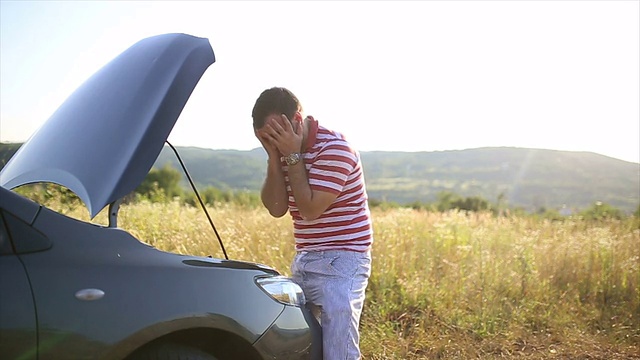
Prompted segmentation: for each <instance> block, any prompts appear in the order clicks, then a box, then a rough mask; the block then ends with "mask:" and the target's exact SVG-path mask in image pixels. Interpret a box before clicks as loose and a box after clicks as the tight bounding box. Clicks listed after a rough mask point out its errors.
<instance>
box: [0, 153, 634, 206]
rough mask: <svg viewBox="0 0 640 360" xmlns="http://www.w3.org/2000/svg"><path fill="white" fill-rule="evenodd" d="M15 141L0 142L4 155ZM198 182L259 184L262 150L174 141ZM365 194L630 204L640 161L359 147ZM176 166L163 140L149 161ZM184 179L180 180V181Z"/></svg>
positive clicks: (233, 186)
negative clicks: (214, 147)
mask: <svg viewBox="0 0 640 360" xmlns="http://www.w3.org/2000/svg"><path fill="white" fill-rule="evenodd" d="M18 147H19V144H0V162H1V164H2V165H4V164H5V163H6V161H7V160H8V159H9V157H10V156H11V155H12V154H13V152H15V150H16V149H17V148H18ZM177 150H178V152H179V154H180V156H181V157H182V159H183V161H184V163H185V165H186V166H187V169H188V170H189V173H190V175H191V177H192V178H193V179H194V181H195V182H196V184H197V185H198V186H200V187H203V186H215V187H217V188H220V189H225V190H241V189H245V190H251V191H258V190H259V189H260V186H261V185H262V181H263V180H264V175H265V173H266V159H267V158H266V153H265V152H264V150H263V149H261V148H258V149H253V150H250V151H239V150H211V149H202V148H195V147H177ZM361 156H362V162H363V165H364V170H365V177H366V182H367V190H368V193H369V197H370V198H372V199H377V200H382V201H393V202H397V203H400V204H407V203H412V202H416V201H417V202H423V203H428V202H434V201H435V200H436V199H437V196H438V194H439V193H441V192H443V191H449V192H452V193H455V194H458V195H461V196H465V197H467V196H480V197H482V198H484V199H486V200H488V201H490V202H494V203H496V202H497V201H498V198H499V197H502V198H503V201H504V202H506V203H507V205H508V206H510V207H521V208H524V209H525V210H528V211H537V210H539V209H541V208H545V209H559V208H561V207H563V206H566V207H568V208H570V209H576V210H579V209H584V208H586V207H589V206H591V205H592V204H593V203H594V202H596V201H601V202H604V203H607V204H609V205H611V206H614V207H616V208H619V209H621V210H624V211H626V212H633V211H635V210H637V208H638V204H639V203H640V164H638V163H631V162H627V161H622V160H618V159H614V158H610V157H607V156H603V155H599V154H595V153H589V152H571V151H556V150H542V149H525V148H513V147H503V148H478V149H468V150H452V151H435V152H381V151H373V152H362V153H361ZM165 165H169V166H173V167H175V168H177V169H179V163H178V160H177V159H176V157H175V155H174V154H173V151H172V150H171V149H170V148H168V147H166V146H165V148H164V149H163V150H162V152H161V153H160V156H159V157H158V159H157V161H156V163H155V165H154V167H156V168H160V167H163V166H165ZM185 184H186V183H185Z"/></svg>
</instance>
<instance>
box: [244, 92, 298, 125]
mask: <svg viewBox="0 0 640 360" xmlns="http://www.w3.org/2000/svg"><path fill="white" fill-rule="evenodd" d="M297 111H302V106H301V105H300V101H298V98H297V97H296V96H295V95H294V94H293V93H292V92H291V91H289V90H288V89H286V88H283V87H272V88H271V89H267V90H265V91H263V92H262V94H260V96H259V97H258V99H257V100H256V103H255V105H254V106H253V111H252V112H251V117H253V128H254V129H260V128H262V127H263V126H264V121H265V119H266V118H267V116H269V115H272V114H285V115H287V118H289V120H290V121H291V120H293V117H294V116H295V114H296V112H297Z"/></svg>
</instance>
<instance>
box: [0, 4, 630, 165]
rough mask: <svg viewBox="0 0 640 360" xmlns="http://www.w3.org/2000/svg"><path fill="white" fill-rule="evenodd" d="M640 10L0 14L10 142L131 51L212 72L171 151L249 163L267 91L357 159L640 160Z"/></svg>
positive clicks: (296, 8)
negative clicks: (497, 152) (172, 42)
mask: <svg viewBox="0 0 640 360" xmlns="http://www.w3.org/2000/svg"><path fill="white" fill-rule="evenodd" d="M639 5H640V1H636V0H628V1H408V2H399V1H395V2H392V1H388V2H387V1H371V2H370V1H353V2H339V1H319V2H311V1H296V2H294V1H283V2H271V1H258V2H250V1H234V2H223V1H195V2H187V1H181V2H178V1H175V2H174V1H160V2H152V1H139V2H127V1H112V2H107V1H105V2H99V1H68V2H59V1H5V0H2V1H0V45H1V48H0V70H1V72H0V141H3V142H6V141H25V140H27V138H28V137H29V136H30V135H31V134H32V133H33V132H34V131H35V130H36V129H37V128H38V127H39V126H40V125H41V124H42V123H43V122H44V121H45V120H46V119H47V118H48V117H49V116H50V115H51V114H52V113H53V112H54V111H55V110H56V109H57V107H58V106H59V105H60V104H61V102H62V101H64V99H65V98H66V97H67V96H68V95H69V94H70V93H71V92H72V91H73V90H74V89H75V88H76V87H77V86H78V85H80V84H81V83H82V82H83V81H84V80H85V79H86V78H87V77H89V76H90V75H91V74H93V73H94V72H95V71H96V70H98V69H99V68H100V67H101V66H102V65H104V64H106V63H107V62H108V61H109V60H111V59H112V58H114V57H115V56H117V55H118V54H119V53H120V52H122V51H124V50H125V49H126V48H128V47H129V46H131V45H132V44H133V43H135V42H136V41H138V40H140V39H142V38H145V37H148V36H153V35H157V34H161V33H169V32H184V33H189V34H192V35H196V36H200V37H206V38H208V39H209V40H210V42H211V45H212V47H213V50H214V52H215V53H216V57H217V61H216V63H215V64H213V65H212V66H211V67H210V68H209V69H208V70H207V72H206V73H205V75H204V77H203V78H202V80H201V81H200V83H199V85H198V86H197V87H196V89H195V91H194V93H193V95H192V97H191V99H190V101H189V102H188V104H187V107H186V108H185V110H184V112H183V113H182V116H181V118H180V119H179V120H178V123H177V125H176V127H175V128H174V131H173V133H172V134H171V136H170V137H169V140H170V141H171V142H172V143H173V144H174V145H178V146H198V147H204V148H214V149H240V150H248V149H251V148H255V147H258V146H260V143H259V142H258V141H257V140H256V139H255V138H254V137H253V132H252V127H251V108H252V106H253V102H254V101H255V99H256V97H257V96H258V95H259V93H260V92H261V91H262V90H263V89H265V88H268V87H271V86H285V87H288V88H290V89H291V90H292V91H293V92H294V93H296V94H297V95H298V97H299V98H300V99H301V101H302V103H303V105H304V107H305V110H306V113H307V114H310V115H314V116H315V117H316V118H317V119H318V120H319V121H320V122H321V124H324V125H326V126H328V127H331V128H334V129H336V130H339V131H342V132H344V133H345V135H346V136H347V138H348V139H350V140H351V141H352V142H353V143H354V144H355V145H356V146H357V147H358V148H359V149H360V150H363V151H370V150H387V151H396V150H397V151H438V150H455V149H467V148H476V147H485V146H516V147H531V148H544V149H556V150H572V151H590V152H596V153H599V154H603V155H607V156H611V157H615V158H619V159H623V160H627V161H633V162H638V161H639V158H640V72H639V71H640V70H639V69H640V35H639V34H640V27H639V22H640V6H639Z"/></svg>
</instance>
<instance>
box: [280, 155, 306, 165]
mask: <svg viewBox="0 0 640 360" xmlns="http://www.w3.org/2000/svg"><path fill="white" fill-rule="evenodd" d="M301 158H302V157H301V156H300V153H297V152H294V153H291V154H289V155H288V156H285V157H284V161H285V162H286V163H287V165H289V166H291V165H295V164H297V163H299V162H300V159H301Z"/></svg>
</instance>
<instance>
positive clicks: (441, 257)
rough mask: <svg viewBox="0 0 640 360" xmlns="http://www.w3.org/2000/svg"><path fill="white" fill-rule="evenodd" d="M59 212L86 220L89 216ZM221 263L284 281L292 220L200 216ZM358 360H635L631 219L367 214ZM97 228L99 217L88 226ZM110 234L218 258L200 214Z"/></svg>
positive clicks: (169, 206)
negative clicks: (367, 265) (271, 273)
mask: <svg viewBox="0 0 640 360" xmlns="http://www.w3.org/2000/svg"><path fill="white" fill-rule="evenodd" d="M65 206H66V210H64V209H63V211H66V212H67V213H69V212H71V213H73V214H72V215H74V216H75V217H84V218H85V219H86V217H87V214H86V210H85V209H83V208H81V207H80V208H75V207H74V206H69V205H64V206H62V207H63V208H64V207H65ZM209 211H210V214H211V217H212V218H213V221H214V222H215V224H216V227H217V230H218V232H219V234H220V236H221V237H222V240H223V241H224V244H225V247H226V249H227V252H228V254H229V257H230V258H232V259H236V260H247V261H252V262H259V263H264V264H268V265H270V266H273V267H275V268H276V269H278V270H279V271H281V272H282V273H284V274H285V275H288V274H289V263H290V261H291V259H292V257H293V255H294V250H293V244H292V229H291V223H290V218H289V217H288V216H285V217H284V218H281V219H273V218H271V217H270V216H269V215H268V213H267V212H266V211H265V210H264V209H262V208H248V207H239V206H233V205H225V204H221V205H218V206H216V207H215V208H211V209H209ZM372 215H373V221H374V231H375V243H374V246H373V273H372V276H371V279H370V283H369V287H368V289H367V299H366V304H365V309H364V313H363V316H362V322H361V336H362V339H361V349H362V352H363V357H364V359H403V360H405V359H640V290H639V286H640V229H639V221H638V218H629V219H627V220H622V221H615V220H608V221H605V222H587V221H584V220H579V219H567V220H565V221H549V220H541V219H536V218H533V217H495V216H493V215H490V214H476V213H472V214H465V213H461V212H448V213H432V212H426V211H418V210H409V209H392V210H382V209H375V208H374V209H373V210H372ZM94 221H95V222H98V223H103V224H104V223H106V212H103V213H101V214H100V215H98V217H97V218H96V219H95V220H94ZM118 224H119V226H120V227H122V228H124V229H127V230H129V231H130V232H132V233H133V234H134V235H136V236H137V237H138V238H140V239H141V240H143V241H145V242H147V243H149V244H151V245H153V246H155V247H157V248H159V249H162V250H166V251H172V252H178V253H183V254H192V255H212V256H214V257H223V255H222V251H221V250H220V247H219V245H218V241H217V239H216V238H215V234H214V232H213V230H212V229H211V228H210V226H209V224H208V221H207V218H206V216H205V214H204V213H203V212H202V211H201V210H200V209H197V208H194V207H189V206H184V205H180V204H179V203H177V202H173V203H148V202H141V203H136V204H129V205H123V206H122V208H121V211H120V218H119V223H118Z"/></svg>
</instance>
